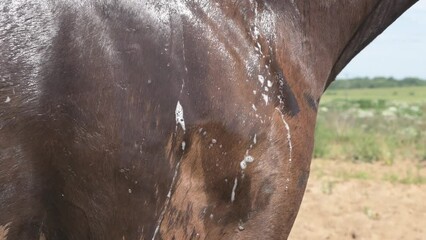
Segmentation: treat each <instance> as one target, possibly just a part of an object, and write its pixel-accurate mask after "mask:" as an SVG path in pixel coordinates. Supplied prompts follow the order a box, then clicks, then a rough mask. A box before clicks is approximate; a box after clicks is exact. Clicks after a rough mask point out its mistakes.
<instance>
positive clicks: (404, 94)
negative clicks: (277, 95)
mask: <svg viewBox="0 0 426 240" xmlns="http://www.w3.org/2000/svg"><path fill="white" fill-rule="evenodd" d="M361 99H364V100H379V99H381V100H385V101H396V102H403V103H426V87H401V88H371V89H370V88H368V89H330V90H327V91H326V92H325V94H324V96H323V97H322V99H321V103H329V102H331V101H333V100H361Z"/></svg>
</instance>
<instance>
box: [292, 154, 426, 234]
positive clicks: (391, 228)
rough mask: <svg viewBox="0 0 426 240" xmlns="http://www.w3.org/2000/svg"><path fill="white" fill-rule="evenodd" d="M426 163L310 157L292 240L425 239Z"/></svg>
mask: <svg viewBox="0 0 426 240" xmlns="http://www.w3.org/2000/svg"><path fill="white" fill-rule="evenodd" d="M425 177H426V166H422V165H419V164H415V163H413V162H409V161H407V162H401V163H396V164H394V165H392V166H387V165H384V164H383V163H374V164H368V163H352V162H348V161H329V160H322V159H321V160H313V163H312V167H311V176H310V179H309V182H308V186H307V191H306V193H305V197H304V200H303V203H302V206H301V209H300V212H299V215H298V217H297V219H296V222H295V225H294V227H293V230H292V233H291V235H290V237H289V239H290V240H303V239H309V240H311V239H314V240H316V239H330V240H345V239H369V240H374V239H378V240H382V239H386V240H393V239H398V240H400V239H401V240H402V239H407V240H417V239H422V240H423V239H426V184H425Z"/></svg>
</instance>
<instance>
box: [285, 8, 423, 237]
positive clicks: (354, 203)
mask: <svg viewBox="0 0 426 240" xmlns="http://www.w3.org/2000/svg"><path fill="white" fill-rule="evenodd" d="M289 239H339V240H340V239H380V240H381V239H387V240H389V239H410V240H411V239H426V1H419V2H418V3H417V4H416V5H414V6H413V7H412V8H411V9H409V10H408V11H407V12H406V13H405V14H404V15H403V16H401V17H400V18H399V19H398V20H397V21H396V22H395V23H394V24H393V25H391V26H390V27H389V28H388V29H387V30H386V31H385V32H384V33H383V34H382V35H380V36H379V37H378V38H377V39H376V40H374V42H372V43H371V44H370V45H369V46H368V47H367V48H365V49H364V50H363V51H362V52H361V53H360V54H359V55H358V56H357V57H356V58H355V59H353V60H352V61H351V63H350V64H349V65H348V66H347V67H346V68H345V69H344V70H343V71H342V73H341V74H340V75H339V76H338V77H337V80H336V81H335V82H334V83H333V84H332V85H331V86H330V88H329V89H328V90H327V91H326V93H325V95H324V96H323V98H322V99H321V103H320V108H319V112H318V122H317V126H316V138H315V150H314V159H313V160H312V166H311V176H310V179H309V182H308V187H307V190H306V193H305V198H304V200H303V203H302V206H301V209H300V212H299V215H298V218H297V220H296V223H295V225H294V228H293V232H292V233H291V235H290V238H289Z"/></svg>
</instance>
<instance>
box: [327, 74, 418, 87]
mask: <svg viewBox="0 0 426 240" xmlns="http://www.w3.org/2000/svg"><path fill="white" fill-rule="evenodd" d="M415 86H426V80H424V79H420V78H415V77H407V78H403V79H395V78H393V77H374V78H369V77H357V78H351V79H336V81H334V82H333V83H332V84H331V85H330V87H329V89H355V88H387V87H415Z"/></svg>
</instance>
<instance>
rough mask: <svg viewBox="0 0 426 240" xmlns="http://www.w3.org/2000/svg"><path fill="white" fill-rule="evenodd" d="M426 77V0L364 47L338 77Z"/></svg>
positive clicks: (409, 10) (421, 1) (417, 4)
mask: <svg viewBox="0 0 426 240" xmlns="http://www.w3.org/2000/svg"><path fill="white" fill-rule="evenodd" d="M365 76H366V77H376V76H385V77H394V78H397V79H401V78H405V77H419V78H423V79H426V0H420V1H419V2H417V3H416V4H415V5H414V6H412V7H411V8H410V9H408V10H407V11H406V12H405V13H404V14H403V15H402V16H401V17H400V18H399V19H397V20H396V21H395V22H394V23H393V24H392V25H391V26H390V27H388V28H387V29H386V30H385V31H384V32H383V33H382V34H381V35H379V36H378V37H377V38H376V39H375V40H374V41H373V42H372V43H371V44H370V45H368V46H367V47H366V48H365V49H364V50H362V51H361V52H360V53H359V54H358V55H357V56H356V57H355V58H354V59H353V60H352V61H351V62H350V63H349V64H348V65H347V66H346V68H345V69H343V70H342V72H341V73H340V74H339V76H338V77H337V78H352V77H365Z"/></svg>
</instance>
